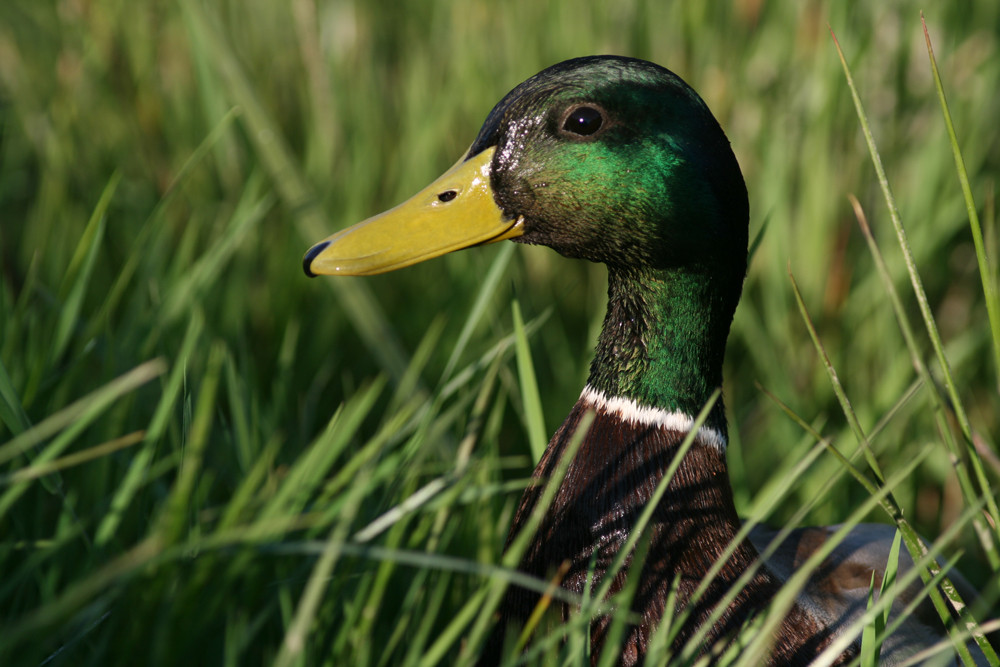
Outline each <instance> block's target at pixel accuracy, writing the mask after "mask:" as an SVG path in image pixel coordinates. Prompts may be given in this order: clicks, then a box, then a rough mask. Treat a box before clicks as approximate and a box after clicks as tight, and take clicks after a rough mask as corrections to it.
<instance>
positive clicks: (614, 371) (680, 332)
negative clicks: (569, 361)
mask: <svg viewBox="0 0 1000 667" xmlns="http://www.w3.org/2000/svg"><path fill="white" fill-rule="evenodd" d="M728 282H729V283H730V284H728V285H727V284H726V282H725V281H723V280H720V279H719V278H718V277H713V272H712V271H705V272H699V271H694V270H691V269H689V268H685V269H661V270H651V269H646V270H631V269H627V268H621V267H613V266H612V267H609V269H608V311H607V315H606V316H605V319H604V327H603V329H602V330H601V335H600V337H599V339H598V343H597V349H596V352H595V355H594V361H593V363H592V364H591V368H590V379H589V380H588V385H589V386H590V387H591V388H592V389H594V390H597V391H599V392H601V393H602V394H603V395H604V396H607V397H617V398H622V399H628V400H631V401H634V402H635V403H636V404H637V405H640V406H643V407H646V408H655V409H660V410H665V411H667V412H670V413H680V414H686V415H689V416H694V415H697V414H698V413H699V412H700V411H701V409H702V408H703V407H704V405H705V403H706V402H707V401H708V399H709V397H710V396H711V395H712V393H713V392H714V391H715V390H716V389H717V388H718V387H720V386H721V384H722V361H723V357H724V355H725V348H726V338H727V336H728V335H729V326H730V323H731V322H732V317H733V311H734V310H735V306H736V301H737V300H738V299H739V282H736V289H735V291H736V294H735V295H732V294H730V293H729V292H732V291H733V286H732V284H731V283H732V282H733V281H732V280H730V281H728ZM706 425H707V426H709V427H711V428H713V429H715V430H716V431H718V432H719V433H721V434H722V436H723V437H725V434H726V424H725V416H724V411H723V408H722V403H721V401H719V402H718V403H717V404H716V405H715V407H714V408H713V410H712V412H711V414H710V415H709V418H708V419H707V421H706Z"/></svg>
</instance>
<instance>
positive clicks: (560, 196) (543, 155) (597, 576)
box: [304, 56, 936, 665]
mask: <svg viewBox="0 0 1000 667" xmlns="http://www.w3.org/2000/svg"><path fill="white" fill-rule="evenodd" d="M748 210H749V207H748V201H747V191H746V186H745V184H744V181H743V177H742V173H741V171H740V168H739V165H738V164H737V161H736V158H735V156H734V155H733V152H732V149H731V147H730V145H729V141H728V139H727V138H726V136H725V134H724V132H723V131H722V129H721V127H720V126H719V124H718V122H717V121H716V120H715V118H714V117H713V116H712V114H711V112H710V111H709V110H708V108H707V106H706V105H705V103H704V102H703V101H702V100H701V98H700V97H698V95H697V94H696V93H695V92H694V91H693V90H692V89H691V88H690V87H689V86H687V84H685V83H684V82H683V81H682V80H681V79H680V78H679V77H677V76H676V75H674V74H673V73H671V72H670V71H669V70H666V69H664V68H662V67H660V66H658V65H654V64H652V63H648V62H645V61H641V60H635V59H631V58H622V57H617V56H598V57H588V58H578V59H574V60H570V61H566V62H564V63H560V64H558V65H554V66H553V67H550V68H548V69H546V70H544V71H542V72H540V73H539V74H537V75H535V76H533V77H531V78H530V79H528V80H527V81H525V82H524V83H522V84H520V85H519V86H517V87H516V88H515V89H514V90H512V91H511V92H510V93H509V94H508V95H507V96H505V97H504V98H503V100H501V101H500V102H499V103H498V104H497V105H496V106H495V107H494V108H493V110H492V111H491V112H490V114H489V116H488V117H487V119H486V122H485V123H484V125H483V127H482V129H481V130H480V132H479V135H478V136H477V137H476V139H475V141H474V142H473V144H472V146H471V147H470V149H469V151H468V152H467V153H466V154H465V156H463V158H462V159H461V160H459V162H458V163H457V164H456V165H455V166H454V167H452V169H450V170H449V171H448V172H446V173H445V174H444V175H443V176H441V177H440V178H439V179H437V180H436V181H434V182H433V183H431V185H429V186H428V187H427V188H425V189H424V190H422V191H421V192H419V193H418V194H417V195H415V196H414V197H413V198H412V199H410V200H409V201H407V202H405V203H404V204H401V205H400V206H399V207H397V208H395V209H392V210H391V211H388V212H386V213H384V214H382V215H380V216H376V217H374V218H371V219H369V220H366V221H364V222H362V223H359V224H358V225H356V226H354V227H351V228H350V229H347V230H345V231H343V232H340V233H338V234H335V235H334V236H332V237H330V238H328V239H326V240H325V241H323V242H321V243H319V244H317V245H316V246H314V247H313V248H312V249H311V250H310V251H309V252H308V253H307V254H306V256H305V260H304V266H305V270H306V273H307V274H309V275H315V274H318V273H324V274H334V275H336V274H344V275H365V274H370V273H380V272H383V271H387V270H393V269H396V268H401V267H403V266H407V265H409V264H413V263H415V262H418V261H423V260H425V259H429V258H431V257H435V256H437V255H440V254H443V253H445V252H450V251H452V250H457V249H460V248H465V247H469V246H472V245H480V244H484V243H492V242H495V241H500V240H504V239H511V240H514V241H516V242H521V243H531V244H540V245H547V246H549V247H551V248H553V249H554V250H556V251H558V252H559V253H561V254H563V255H565V256H567V257H572V258H578V259H586V260H590V261H594V262H601V263H603V264H605V265H606V266H607V267H608V310H607V315H606V316H605V320H604V324H603V327H602V330H601V333H600V336H599V338H598V343H597V348H596V351H595V356H594V360H593V362H592V364H591V368H590V375H589V379H588V383H587V386H586V387H585V388H584V390H583V393H582V394H581V396H580V398H579V400H578V401H577V403H576V405H575V406H574V407H573V409H572V410H571V412H570V414H569V417H568V418H567V419H566V421H565V422H564V423H563V425H562V426H561V427H560V428H559V430H558V431H557V432H556V434H555V435H554V437H553V438H552V440H551V442H550V443H549V445H548V448H547V449H546V451H545V453H544V455H543V456H542V458H541V460H540V462H539V463H538V466H537V468H536V470H535V473H534V476H535V477H536V478H537V479H538V481H539V483H538V484H536V485H533V486H531V487H529V488H528V489H527V490H526V492H525V494H524V496H523V498H522V500H521V503H520V505H519V507H518V510H517V512H516V515H515V518H514V521H513V525H512V526H511V531H510V535H511V537H510V538H508V545H509V543H510V540H511V539H512V538H513V537H514V536H516V535H517V534H518V533H519V531H520V530H521V528H522V527H523V526H524V525H525V523H526V521H527V519H528V517H529V515H530V514H531V512H532V510H533V508H534V507H535V505H536V503H537V502H538V500H539V497H540V494H541V493H542V488H543V485H544V482H545V480H547V479H549V478H550V477H551V476H552V473H553V471H554V470H555V468H556V466H557V465H558V464H559V462H560V460H561V459H562V457H563V455H564V454H565V452H566V450H567V448H568V446H569V444H570V442H571V440H572V438H573V435H574V433H575V432H576V427H577V425H578V424H579V423H580V420H581V419H582V418H583V416H584V415H585V414H587V413H593V414H594V417H593V422H592V423H591V424H590V426H589V428H588V430H587V432H586V434H585V435H584V436H583V440H582V442H581V443H580V445H579V449H578V451H577V452H576V454H575V456H574V457H573V459H572V460H571V461H570V462H569V464H568V470H567V473H566V475H565V477H564V479H563V480H562V483H561V485H560V486H559V488H558V490H557V492H556V494H555V498H554V500H553V502H552V504H551V505H550V506H549V508H548V511H547V513H546V515H545V517H544V520H543V522H542V525H541V527H540V528H539V529H538V530H537V532H536V533H535V535H534V536H533V538H532V540H531V542H530V545H529V547H528V549H527V552H526V553H525V555H524V557H523V559H522V562H521V565H520V569H521V570H522V571H524V572H525V573H528V574H531V575H534V576H537V577H539V578H541V579H544V580H550V581H551V580H552V579H553V578H554V577H558V576H560V573H561V576H562V578H561V585H562V586H563V587H564V588H566V589H568V590H570V591H574V592H576V593H580V594H583V593H584V591H585V590H592V589H593V587H595V586H596V585H597V584H598V583H599V582H601V581H603V579H604V577H605V572H606V571H607V570H608V568H609V567H610V566H611V563H612V561H613V560H614V559H615V557H616V556H617V554H618V553H619V552H620V551H621V550H622V548H624V546H625V542H626V540H627V538H628V536H629V534H630V533H631V531H632V529H633V527H634V525H635V522H636V520H637V518H638V516H639V515H640V513H642V511H643V510H644V509H645V507H646V506H647V504H648V503H649V501H650V499H651V497H652V496H653V493H654V490H655V489H656V488H657V485H658V484H659V483H660V481H661V480H662V479H663V476H664V474H665V473H666V471H667V469H668V467H669V466H670V464H671V461H672V460H673V458H674V456H675V455H676V454H677V452H678V448H679V447H680V445H681V443H682V441H683V440H684V439H685V437H686V436H687V434H688V433H689V432H690V431H691V430H692V428H693V426H694V416H695V415H697V414H698V413H699V412H700V411H701V410H702V408H703V407H704V406H705V405H706V404H707V403H708V402H709V400H710V399H711V398H712V396H713V394H714V392H716V391H717V389H718V388H719V387H720V386H721V384H722V364H723V357H724V354H725V347H726V339H727V337H728V335H729V328H730V324H731V322H732V318H733V314H734V312H735V309H736V305H737V303H738V301H739V298H740V292H741V290H742V284H743V279H744V276H745V273H746V262H747V234H748V218H749V214H748ZM726 444H727V431H726V420H725V412H724V409H723V406H722V402H721V401H717V402H716V403H715V404H714V406H713V407H712V409H711V411H710V412H709V414H708V417H707V419H706V420H705V422H704V425H703V426H702V427H701V428H700V430H699V431H698V433H697V434H696V435H695V437H694V441H693V444H692V445H691V447H690V449H689V450H688V452H687V453H686V454H685V456H684V458H683V460H682V461H681V463H680V466H679V468H678V469H677V471H676V473H675V474H674V476H673V477H672V478H671V480H670V482H669V485H668V487H667V490H666V493H665V495H664V497H663V498H662V500H661V501H660V503H659V504H658V505H657V507H656V510H655V512H654V516H653V519H652V521H651V522H650V524H649V525H648V526H647V528H646V531H647V536H648V539H649V547H648V552H647V556H646V559H645V561H644V563H643V566H642V569H641V573H640V577H641V578H640V581H639V583H638V587H637V589H636V591H637V592H636V594H635V597H634V599H633V603H632V610H633V611H634V612H635V613H636V614H637V616H638V617H639V618H641V622H639V623H638V624H636V625H634V626H630V627H629V629H628V631H627V632H626V633H625V638H624V639H623V643H622V644H620V645H617V646H608V647H605V645H604V644H605V640H606V638H607V632H608V626H609V623H610V620H609V618H608V617H601V618H599V619H596V620H595V621H593V622H592V624H591V648H592V651H591V655H592V656H593V660H594V661H595V663H596V661H597V660H599V659H600V656H601V655H602V651H604V650H613V651H616V653H617V654H618V655H619V656H620V657H619V661H620V663H621V664H629V665H631V664H639V663H641V662H642V661H643V657H644V655H645V653H646V649H647V645H648V642H649V639H650V636H651V633H653V632H654V631H655V629H656V627H657V626H658V624H659V622H660V620H661V619H662V618H663V616H664V609H665V606H666V604H667V603H668V598H669V595H670V591H671V587H672V586H673V585H674V582H675V580H676V581H677V582H678V583H677V591H676V597H675V598H674V599H675V607H676V609H677V610H686V611H687V616H686V620H685V621H684V622H683V624H682V626H681V628H680V630H679V632H678V633H677V634H676V636H675V639H674V641H673V644H672V649H673V650H674V652H675V655H676V654H679V652H680V651H681V649H682V648H683V646H684V645H685V643H686V642H687V641H688V640H689V639H690V638H691V637H692V636H693V635H694V634H695V632H696V631H698V630H699V629H700V628H702V629H704V626H706V625H710V627H708V628H707V631H706V634H705V637H704V639H703V641H702V646H701V647H700V649H699V650H700V651H701V652H702V653H709V652H711V651H714V650H717V649H718V648H719V646H725V645H726V643H727V642H731V641H732V640H733V638H734V637H735V636H736V635H737V633H738V632H739V631H740V630H741V628H743V627H744V625H745V624H746V623H748V622H750V621H751V620H753V619H754V618H757V617H758V616H760V615H761V614H762V613H763V612H765V611H766V609H767V607H768V605H769V604H770V602H771V601H772V600H773V599H774V596H775V594H776V593H777V591H778V590H779V588H780V587H781V585H782V582H783V579H785V578H787V576H789V574H790V573H791V572H792V571H794V568H795V567H797V565H798V564H799V563H801V561H802V560H804V558H805V557H807V556H808V554H809V553H811V551H810V549H812V550H814V549H815V548H816V546H817V544H821V543H822V542H823V539H825V537H823V539H819V538H820V537H822V536H825V535H826V533H818V532H808V531H809V530H821V529H802V531H800V532H799V533H797V534H796V536H795V537H794V538H793V539H792V540H790V541H787V542H786V544H785V545H784V546H783V550H779V554H778V555H777V556H776V560H775V562H774V564H773V565H772V564H765V565H764V566H763V567H759V568H757V571H756V574H755V575H754V576H753V578H752V579H751V580H750V582H749V584H747V585H745V586H743V587H742V588H741V589H740V590H739V591H738V592H737V593H736V595H735V598H734V599H733V600H732V601H731V602H730V603H728V606H727V607H726V608H725V609H723V610H722V612H721V613H720V614H718V615H717V618H716V619H715V620H714V621H711V623H710V619H709V616H710V614H711V613H712V611H713V610H714V609H715V607H716V606H717V605H718V604H719V603H720V600H722V598H723V597H724V596H725V595H726V594H727V593H728V592H729V591H730V589H732V588H733V586H734V584H735V582H736V581H737V579H738V578H739V577H740V576H741V575H742V574H743V573H744V572H746V571H747V570H748V569H749V568H751V567H753V566H755V563H756V562H757V561H758V559H759V549H761V548H762V547H763V545H766V543H767V542H768V541H769V538H770V534H769V533H768V532H767V531H766V529H760V530H757V531H756V532H755V533H753V534H751V539H748V540H744V541H743V542H741V543H739V544H737V545H736V546H735V548H734V549H732V550H730V551H729V553H728V555H726V552H727V549H728V548H729V546H730V545H731V544H732V543H733V542H734V541H735V540H736V538H737V533H738V532H739V531H740V528H741V524H740V520H739V518H738V516H737V513H736V507H735V504H734V502H733V497H732V490H731V487H730V483H729V475H728V469H727V465H726V458H725V454H726ZM876 532H877V531H876ZM889 535H891V532H890V533H889ZM876 537H877V539H867V541H866V539H865V538H864V537H863V536H862V537H861V538H859V539H858V540H857V544H865V545H868V546H872V545H881V544H882V543H883V542H884V535H883V533H878V534H877V536H876ZM755 542H756V545H755ZM848 542H849V541H848ZM890 542H891V537H890ZM851 554H853V557H854V558H855V560H854V561H853V562H852V565H851V568H852V569H851V576H852V579H851V580H850V583H847V584H844V585H843V586H841V587H840V588H839V590H837V592H836V593H835V594H833V596H832V597H833V601H832V602H831V601H830V599H829V598H830V595H828V593H829V592H830V591H831V590H835V589H838V585H837V583H836V582H831V581H828V580H826V579H823V578H822V577H814V580H813V581H812V582H811V583H810V585H809V587H808V588H807V590H806V591H805V592H804V593H803V595H802V596H801V597H800V599H799V600H798V602H797V603H796V604H794V605H793V606H792V608H791V610H790V611H789V612H788V613H787V614H786V616H785V618H784V619H783V620H782V622H781V624H780V626H779V627H778V630H777V631H776V633H775V636H774V637H773V643H772V650H771V663H772V664H782V665H798V664H802V665H804V664H808V663H809V662H810V661H811V660H812V659H813V658H815V657H816V656H817V655H818V654H819V652H821V651H822V650H823V649H824V648H825V647H826V646H828V645H829V644H830V642H831V641H833V639H834V638H835V637H836V636H837V635H838V633H840V632H841V631H842V630H843V628H844V627H846V623H847V622H848V621H849V620H850V619H851V618H853V617H854V616H856V615H857V613H859V609H860V611H863V610H864V601H865V600H866V597H867V591H868V582H869V581H870V579H871V576H870V574H871V573H872V572H875V573H876V575H878V573H879V572H881V571H884V567H885V555H886V554H887V547H886V549H885V550H884V552H883V550H881V547H879V548H874V549H868V550H865V549H863V548H862V549H860V551H859V550H857V549H855V550H854V551H852V552H851ZM851 554H847V560H848V561H850V558H851ZM858 554H861V555H858ZM841 555H844V550H843V549H841ZM722 558H725V561H724V562H723V563H722V564H721V568H720V569H719V572H718V573H717V575H716V576H715V578H714V579H713V580H712V581H711V583H710V584H709V585H708V586H707V588H706V589H705V590H704V591H703V592H702V594H701V595H700V596H699V597H698V598H697V599H694V598H693V597H692V596H693V593H694V591H695V589H696V588H697V587H698V586H699V584H701V582H702V580H703V579H705V577H706V574H707V573H708V572H709V570H710V569H711V568H712V567H713V565H714V564H715V563H716V561H718V560H720V559H722ZM879 558H881V561H880V560H879ZM630 562H631V556H629V562H628V563H626V565H625V567H624V568H622V569H621V570H619V571H618V572H617V573H615V574H614V575H613V576H614V580H613V582H612V586H611V593H612V594H614V593H615V592H617V591H618V590H620V589H621V587H622V585H623V583H624V581H625V577H626V576H627V573H628V572H629V564H630ZM833 565H836V564H835V563H834V564H833ZM858 568H860V570H859V569H858ZM865 568H867V570H866V571H867V572H868V573H869V576H868V578H866V579H865V578H864V572H862V571H861V570H865ZM590 572H593V574H592V576H593V581H592V582H591V583H590V586H591V588H590V589H588V576H591V575H590ZM826 572H827V576H828V575H829V573H831V572H840V570H838V569H837V567H835V566H834V567H831V568H827V570H826ZM878 576H880V575H878ZM878 576H877V578H878ZM862 579H864V587H863V594H859V593H858V591H860V590H861V589H860V588H859V587H858V586H857V585H856V582H857V581H860V580H862ZM824 596H826V597H824ZM538 601H539V596H538V594H537V593H533V592H529V591H527V590H523V589H520V588H516V587H513V588H511V589H510V590H509V591H508V593H507V595H506V597H505V599H504V601H503V603H502V605H501V609H500V618H499V623H498V625H497V631H496V633H495V634H494V636H493V638H492V639H491V643H490V645H489V646H488V647H487V649H486V650H485V651H484V654H483V658H482V661H483V664H490V663H491V662H494V661H497V660H499V659H500V656H501V654H502V649H503V647H504V646H505V645H509V644H510V641H511V637H514V638H516V637H517V634H516V632H519V630H518V629H517V628H519V626H521V625H523V624H524V623H525V621H526V620H527V618H528V617H529V615H530V614H531V613H532V611H533V609H534V608H535V606H536V605H537V603H538ZM859 604H860V605H861V606H860V607H859V606H858V605H859ZM560 611H561V613H562V614H563V616H564V617H568V616H569V615H570V614H572V613H574V612H575V609H574V608H573V606H572V605H563V606H562V607H561V610H560ZM931 639H936V636H935V637H932V638H931ZM900 650H901V651H902V650H903V649H900ZM857 651H858V644H857V642H854V643H852V644H851V645H850V646H849V647H848V648H847V649H846V650H845V652H844V653H843V655H841V656H840V658H839V660H838V662H843V661H847V660H849V659H850V658H852V657H853V656H854V655H856V653H857ZM899 655H902V653H899ZM883 658H884V659H886V658H888V659H889V660H892V658H891V657H889V656H887V653H886V652H885V651H884V652H883Z"/></svg>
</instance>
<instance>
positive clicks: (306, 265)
mask: <svg viewBox="0 0 1000 667" xmlns="http://www.w3.org/2000/svg"><path fill="white" fill-rule="evenodd" d="M328 245H330V242H329V241H323V242H322V243H317V244H316V245H314V246H313V247H311V248H309V250H308V251H307V252H306V256H305V257H303V258H302V270H303V271H305V272H306V275H307V276H309V277H310V278H315V277H316V274H315V273H313V272H312V269H311V268H310V267H311V266H312V261H313V260H314V259H316V255H318V254H320V253H321V252H323V251H324V250H326V247H327V246H328Z"/></svg>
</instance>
